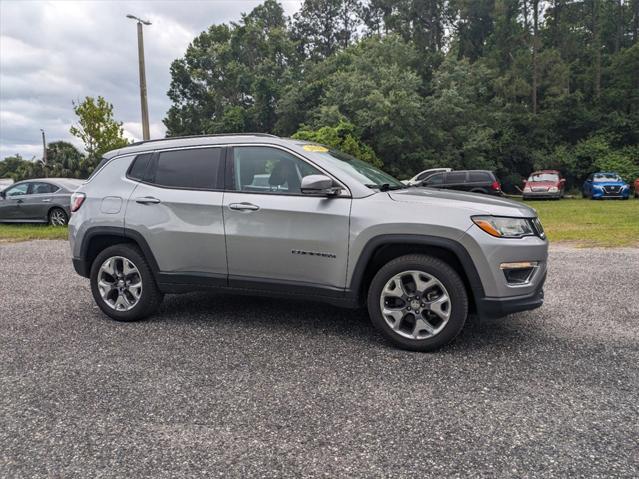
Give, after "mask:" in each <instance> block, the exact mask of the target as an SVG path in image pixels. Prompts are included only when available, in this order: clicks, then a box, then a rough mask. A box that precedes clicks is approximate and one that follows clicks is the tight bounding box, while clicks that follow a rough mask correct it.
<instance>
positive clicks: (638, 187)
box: [635, 178, 639, 198]
mask: <svg viewBox="0 0 639 479" xmlns="http://www.w3.org/2000/svg"><path fill="white" fill-rule="evenodd" d="M635 198H639V178H637V179H636V180H635Z"/></svg>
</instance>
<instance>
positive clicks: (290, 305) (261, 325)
mask: <svg viewBox="0 0 639 479" xmlns="http://www.w3.org/2000/svg"><path fill="white" fill-rule="evenodd" d="M521 319H522V315H521V314H519V315H511V316H508V317H505V318H499V319H491V320H480V319H479V318H477V317H476V316H473V315H471V316H470V317H469V318H468V320H467V321H466V325H465V326H464V329H463V330H462V332H461V333H460V334H459V336H458V337H457V338H456V339H455V341H453V342H452V343H451V344H450V345H448V346H446V347H444V348H442V349H441V350H440V351H442V352H446V351H448V352H450V353H455V354H456V353H458V352H459V351H466V352H468V351H471V350H475V349H480V350H481V349H485V348H490V349H500V347H501V346H503V347H506V348H509V349H510V348H513V347H517V346H518V345H524V344H526V343H527V342H528V341H529V339H530V338H529V335H530V334H533V335H535V336H536V335H537V334H538V333H537V332H535V331H534V330H533V329H531V328H530V326H529V324H528V323H529V322H527V321H526V320H524V321H523V322H522V321H520V320H521ZM149 321H150V322H162V323H165V322H166V323H173V324H191V323H192V324H197V325H198V327H203V328H206V327H211V328H214V327H216V326H219V325H221V324H224V325H232V327H233V328H246V329H247V330H255V329H263V330H268V332H269V333H271V334H277V333H278V332H281V333H282V334H297V335H299V336H307V337H308V339H312V336H313V335H316V334H330V335H331V336H333V337H336V338H342V339H344V340H349V341H356V342H360V343H361V345H362V346H363V345H365V344H375V345H376V347H380V346H381V347H386V348H389V349H393V350H396V347H395V346H394V345H393V344H392V343H390V341H388V340H386V338H384V336H383V335H382V334H381V333H379V332H378V331H377V330H376V329H375V328H374V327H373V325H372V324H371V322H370V320H369V318H368V313H367V312H366V310H365V309H359V310H352V309H345V308H339V307H336V306H332V305H329V304H325V303H319V302H313V301H303V300H297V299H288V298H286V299H282V298H269V297H262V296H246V295H235V294H224V293H218V292H193V293H187V294H180V295H168V296H166V298H165V301H164V303H163V305H162V307H161V309H160V310H159V311H158V313H157V314H156V315H154V316H153V317H151V318H150V319H149ZM530 324H535V323H532V322H531V323H530Z"/></svg>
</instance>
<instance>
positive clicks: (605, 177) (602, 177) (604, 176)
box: [593, 173, 621, 182]
mask: <svg viewBox="0 0 639 479" xmlns="http://www.w3.org/2000/svg"><path fill="white" fill-rule="evenodd" d="M593 181H595V182H598V181H621V178H620V177H619V175H618V174H616V173H597V174H596V175H595V179H594V180H593Z"/></svg>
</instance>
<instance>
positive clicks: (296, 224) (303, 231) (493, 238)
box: [69, 134, 548, 351]
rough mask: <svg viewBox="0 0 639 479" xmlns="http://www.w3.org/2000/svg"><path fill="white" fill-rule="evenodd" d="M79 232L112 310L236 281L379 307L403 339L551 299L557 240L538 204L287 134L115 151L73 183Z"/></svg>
mask: <svg viewBox="0 0 639 479" xmlns="http://www.w3.org/2000/svg"><path fill="white" fill-rule="evenodd" d="M72 211H73V213H72V217H71V221H70V223H69V240H70V244H71V252H72V255H73V265H74V267H75V269H76V271H77V272H78V273H79V274H80V275H82V276H85V277H87V278H89V279H90V284H91V291H92V294H93V297H94V299H95V301H96V303H97V304H98V306H99V307H100V308H101V309H102V311H104V312H105V313H106V314H107V315H109V316H110V317H111V318H113V319H116V320H119V321H132V320H137V319H141V318H143V317H146V316H148V315H150V314H152V313H153V312H154V311H155V310H156V309H157V307H158V306H159V304H160V302H161V300H162V298H163V295H164V294H167V293H180V292H187V291H193V290H196V289H208V288H222V289H225V290H228V291H232V292H234V293H240V294H250V295H256V294H263V295H268V296H276V297H283V298H291V297H293V298H300V297H307V298H311V299H313V300H315V301H326V302H330V303H333V304H338V305H341V306H345V307H352V308H359V307H364V306H365V307H366V308H367V309H368V312H369V315H370V317H371V320H372V322H373V324H374V325H375V326H376V327H378V328H379V329H380V330H381V331H382V332H383V333H384V334H385V335H386V336H387V337H388V338H389V339H390V340H392V341H393V342H394V343H395V344H397V345H399V346H400V347H403V348H406V349H411V350H417V351H429V350H433V349H435V348H437V347H440V346H442V345H444V344H446V343H448V342H449V341H451V340H452V339H453V338H454V337H455V336H456V335H457V334H458V333H459V331H460V330H461V329H462V327H463V326H464V323H465V321H466V318H467V317H468V315H469V314H470V313H476V314H478V315H479V316H482V317H496V316H504V315H506V314H509V313H513V312H517V311H523V310H528V309H534V308H537V307H539V306H541V305H542V303H543V284H544V280H545V278H546V267H547V256H548V242H547V240H546V236H545V234H544V231H543V229H542V227H541V223H540V222H539V220H538V218H537V214H536V213H535V211H534V210H533V209H531V208H529V207H528V206H526V205H523V204H521V203H517V202H514V201H511V200H507V199H503V198H497V197H489V196H486V195H479V194H473V193H465V192H456V191H442V190H435V189H429V188H409V187H407V186H405V185H403V184H402V183H401V182H400V181H398V180H396V179H395V178H393V177H392V176H390V175H388V174H386V173H384V172H383V171H381V170H379V169H377V168H375V167H373V166H371V165H370V164H368V163H365V162H363V161H360V160H357V159H355V158H353V157H351V156H349V155H346V154H344V153H341V152H339V151H336V150H333V149H331V148H328V147H325V146H323V145H318V144H314V143H309V142H304V141H298V140H292V139H283V138H278V137H274V136H271V135H257V134H254V135H226V136H205V137H191V138H169V139H165V140H156V141H147V142H142V143H138V144H135V145H130V146H127V147H126V148H123V149H121V150H117V151H113V152H110V153H109V154H108V155H107V156H106V157H105V159H104V160H103V161H102V163H101V165H100V166H99V167H98V169H97V170H96V172H95V173H94V175H93V177H92V178H90V179H89V180H88V182H87V183H86V184H84V185H83V186H82V187H80V189H79V190H78V191H77V192H76V193H75V194H74V195H73V198H72Z"/></svg>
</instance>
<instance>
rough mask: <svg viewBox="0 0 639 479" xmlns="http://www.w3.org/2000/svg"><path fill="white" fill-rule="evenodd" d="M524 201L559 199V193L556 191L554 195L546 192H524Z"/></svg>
mask: <svg viewBox="0 0 639 479" xmlns="http://www.w3.org/2000/svg"><path fill="white" fill-rule="evenodd" d="M523 196H524V199H525V200H531V199H539V200H542V199H553V200H555V199H558V198H561V191H557V192H555V193H550V192H548V191H526V192H525V193H524V194H523Z"/></svg>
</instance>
